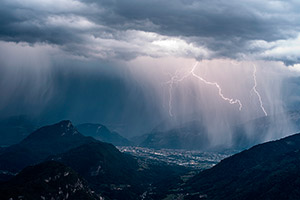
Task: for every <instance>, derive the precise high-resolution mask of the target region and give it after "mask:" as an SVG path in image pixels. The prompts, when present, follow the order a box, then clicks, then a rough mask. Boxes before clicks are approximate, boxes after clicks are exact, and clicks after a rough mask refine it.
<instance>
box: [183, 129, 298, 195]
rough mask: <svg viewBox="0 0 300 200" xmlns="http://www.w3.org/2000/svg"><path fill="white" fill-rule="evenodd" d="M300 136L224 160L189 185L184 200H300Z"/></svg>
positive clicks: (184, 192)
mask: <svg viewBox="0 0 300 200" xmlns="http://www.w3.org/2000/svg"><path fill="white" fill-rule="evenodd" d="M299 166H300V134H296V135H293V136H289V137H286V138H284V139H281V140H277V141H272V142H267V143H264V144H260V145H257V146H254V147H252V148H250V149H249V150H245V151H243V152H241V153H238V154H236V155H233V156H231V157H229V158H227V159H224V160H223V161H221V162H220V163H219V164H217V165H216V166H215V167H213V168H211V169H208V170H205V171H203V172H201V173H200V174H199V175H196V176H195V177H193V178H192V179H191V180H190V181H188V182H187V183H186V185H185V186H184V187H183V190H182V191H181V194H184V195H183V196H185V198H184V199H199V197H201V198H203V199H222V200H227V199H228V200H265V199H300V168H299Z"/></svg>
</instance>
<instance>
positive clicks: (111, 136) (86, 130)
mask: <svg viewBox="0 0 300 200" xmlns="http://www.w3.org/2000/svg"><path fill="white" fill-rule="evenodd" d="M76 128H77V129H78V131H79V132H80V133H82V134H83V135H85V136H91V137H93V138H95V139H97V140H100V141H102V142H108V143H112V144H113V145H116V146H128V145H131V142H130V141H129V140H127V139H126V138H124V137H122V136H121V135H120V134H118V133H117V132H114V131H110V130H109V129H108V128H107V127H106V126H104V125H102V124H92V123H85V124H80V125H78V126H76Z"/></svg>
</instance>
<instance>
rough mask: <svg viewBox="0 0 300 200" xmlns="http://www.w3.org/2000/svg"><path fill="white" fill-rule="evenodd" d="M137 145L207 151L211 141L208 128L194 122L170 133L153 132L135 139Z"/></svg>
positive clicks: (171, 130) (169, 131)
mask: <svg viewBox="0 0 300 200" xmlns="http://www.w3.org/2000/svg"><path fill="white" fill-rule="evenodd" d="M134 141H135V143H136V144H137V145H139V146H143V147H148V148H158V149H161V148H168V149H189V150H190V149H206V148H207V147H209V139H208V133H207V130H206V128H205V127H204V126H203V124H202V123H201V122H199V121H192V122H188V123H185V124H183V125H181V126H180V127H176V128H173V129H170V130H168V131H158V130H153V131H152V132H150V133H148V134H146V135H142V136H139V137H135V138H134Z"/></svg>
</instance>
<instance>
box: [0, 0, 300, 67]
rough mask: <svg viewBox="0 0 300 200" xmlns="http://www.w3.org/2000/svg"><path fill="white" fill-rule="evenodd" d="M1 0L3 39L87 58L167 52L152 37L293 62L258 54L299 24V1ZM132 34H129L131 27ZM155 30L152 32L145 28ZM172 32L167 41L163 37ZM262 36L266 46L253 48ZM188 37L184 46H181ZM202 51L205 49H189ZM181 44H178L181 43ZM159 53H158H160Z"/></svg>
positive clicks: (212, 51) (212, 53)
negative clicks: (43, 44)
mask: <svg viewBox="0 0 300 200" xmlns="http://www.w3.org/2000/svg"><path fill="white" fill-rule="evenodd" d="M26 2H27V3H24V2H22V1H16V0H12V1H2V2H1V4H0V7H1V10H0V11H1V14H0V15H1V18H0V38H1V39H2V40H6V41H15V42H20V41H25V42H29V43H36V42H46V43H50V44H55V45H59V46H60V47H61V48H62V49H64V50H66V51H69V52H72V53H74V54H76V55H83V56H86V57H90V56H92V57H101V58H110V57H117V58H121V59H131V58H134V57H136V56H139V55H150V56H163V55H165V54H174V52H171V53H170V50H169V49H168V48H165V49H164V47H165V46H161V45H157V44H155V45H154V44H153V43H154V42H155V41H169V40H168V39H169V38H171V40H172V41H173V40H174V38H176V39H178V41H177V42H181V43H180V44H181V45H184V46H185V48H186V49H185V51H183V52H179V53H175V55H179V56H189V57H197V58H200V59H201V58H215V57H230V58H241V57H243V56H249V55H250V56H255V57H257V58H260V59H261V58H262V59H275V60H283V61H285V62H290V63H295V62H298V61H299V59H298V57H299V56H298V55H297V56H294V57H292V58H290V57H289V56H286V53H288V52H280V53H276V54H274V53H273V54H272V53H271V54H268V55H266V54H263V53H264V52H265V51H267V50H271V49H276V48H277V47H278V44H277V42H278V41H281V40H290V39H293V38H296V37H297V36H298V34H299V31H300V30H299V29H300V15H299V14H298V10H299V8H300V4H299V3H298V2H297V1H264V2H261V1H256V0H247V1H237V0H234V1H223V0H202V1H195V0H174V1H172V2H170V1H166V0H163V1H161V0H160V1H158V0H151V1H149V0H148V1H146V0H127V1H123V0H114V1H111V0H99V1H94V0H88V1H80V2H79V1H71V0H63V1H61V2H60V3H59V1H54V2H52V3H51V1H35V0H30V1H26ZM128 31H129V32H128ZM149 32H150V33H153V34H154V35H150V36H149V34H148V33H149ZM168 37H169V38H168ZM257 41H263V42H264V44H265V45H264V46H261V45H253V44H257ZM184 42H185V43H184ZM189 45H192V46H193V47H195V48H202V49H203V51H205V52H206V53H203V51H201V52H195V49H193V50H190V49H189V48H190V46H189ZM180 48H181V46H180ZM158 49H161V52H158V53H157V50H158Z"/></svg>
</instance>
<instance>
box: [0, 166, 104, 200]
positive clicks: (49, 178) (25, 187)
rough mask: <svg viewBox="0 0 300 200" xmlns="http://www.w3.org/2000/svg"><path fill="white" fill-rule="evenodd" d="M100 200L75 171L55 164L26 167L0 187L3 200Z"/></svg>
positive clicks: (0, 197) (0, 196) (0, 195)
mask: <svg viewBox="0 0 300 200" xmlns="http://www.w3.org/2000/svg"><path fill="white" fill-rule="evenodd" d="M99 198H100V197H99V196H97V195H95V194H94V193H93V191H92V190H91V189H90V188H89V186H88V184H87V182H86V181H85V180H83V179H82V178H81V177H80V176H79V175H78V174H77V173H76V172H75V171H74V170H72V169H71V168H69V167H66V166H64V165H63V164H61V163H58V162H54V161H50V162H44V163H41V164H38V165H35V166H31V167H26V168H25V169H23V170H22V171H21V172H20V173H19V174H18V175H17V176H15V177H14V178H12V179H11V180H9V181H8V182H5V183H1V184H0V199H3V200H8V199H23V200H34V199H42V200H43V199H61V200H62V199H70V200H82V199H86V200H96V199H99Z"/></svg>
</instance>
